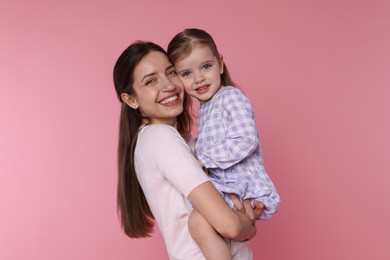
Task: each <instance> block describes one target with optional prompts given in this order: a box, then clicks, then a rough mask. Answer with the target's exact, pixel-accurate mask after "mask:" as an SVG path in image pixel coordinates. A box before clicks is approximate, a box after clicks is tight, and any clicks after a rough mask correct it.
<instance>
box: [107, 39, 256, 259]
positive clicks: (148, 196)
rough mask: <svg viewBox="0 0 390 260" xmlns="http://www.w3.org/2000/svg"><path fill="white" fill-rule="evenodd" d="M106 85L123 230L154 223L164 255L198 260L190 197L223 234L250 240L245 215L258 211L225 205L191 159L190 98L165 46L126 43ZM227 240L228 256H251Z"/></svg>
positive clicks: (139, 233)
mask: <svg viewBox="0 0 390 260" xmlns="http://www.w3.org/2000/svg"><path fill="white" fill-rule="evenodd" d="M114 84H115V89H116V93H117V96H118V99H119V101H120V102H121V105H122V106H121V115H120V127H119V143H118V166H119V167H118V172H119V174H118V191H117V192H118V193H117V201H118V210H119V213H120V220H121V224H122V227H123V229H124V231H125V233H126V234H127V235H128V236H130V237H136V238H140V237H147V236H150V234H151V232H152V228H153V224H154V221H155V222H156V223H157V225H158V227H159V229H160V231H161V234H162V236H163V238H164V241H165V244H166V248H167V251H168V255H169V258H170V259H172V260H178V259H193V260H204V259H205V258H204V256H203V254H202V252H201V250H200V249H199V247H198V245H197V244H196V243H195V242H194V241H193V239H191V235H190V233H189V231H188V227H187V223H188V218H189V215H190V212H191V210H192V209H191V205H190V204H189V200H190V201H191V203H192V204H193V205H194V206H195V207H196V208H197V209H198V211H199V212H200V214H202V216H203V217H204V218H205V219H206V220H207V221H208V222H209V223H210V224H211V225H212V226H213V228H215V229H216V230H217V231H218V232H219V233H220V234H222V235H223V236H224V237H227V238H230V239H234V240H246V239H250V238H252V237H253V236H254V235H255V233H256V227H255V226H253V224H252V221H251V220H250V218H249V217H248V216H246V215H251V214H255V215H256V216H260V215H261V214H262V212H263V210H262V208H261V207H259V208H257V209H254V210H252V209H251V208H250V209H249V211H252V212H249V214H247V213H248V212H246V213H245V214H246V215H245V214H243V213H242V212H239V211H232V210H231V209H229V207H228V206H227V205H226V203H225V201H224V200H223V199H222V197H221V196H220V195H219V193H218V192H217V190H216V189H215V188H214V186H213V185H212V184H211V182H210V181H209V179H208V178H207V176H206V175H205V174H204V172H203V170H202V168H201V167H200V165H199V164H198V162H197V161H196V159H195V157H194V156H193V154H192V151H191V150H190V148H189V146H188V144H187V142H186V141H188V140H189V137H190V126H191V118H190V116H189V112H188V106H189V101H190V100H189V98H188V97H187V95H186V94H185V93H184V88H183V83H182V82H181V80H180V79H179V77H178V76H177V74H176V71H175V68H174V67H173V65H172V64H171V62H170V61H169V60H168V57H167V54H166V52H165V51H164V50H163V49H162V48H161V47H160V46H158V45H156V44H154V43H151V42H135V43H133V44H131V45H130V46H129V47H128V48H127V49H126V50H125V51H124V52H123V53H122V54H121V55H120V57H119V58H118V60H117V62H116V64H115V67H114ZM220 214H222V216H221V215H220ZM229 241H230V240H229ZM230 245H231V247H230V248H231V250H232V252H233V255H234V258H235V259H245V260H250V259H252V257H251V251H250V250H249V248H248V247H246V246H245V245H242V244H240V243H238V242H234V241H231V243H230Z"/></svg>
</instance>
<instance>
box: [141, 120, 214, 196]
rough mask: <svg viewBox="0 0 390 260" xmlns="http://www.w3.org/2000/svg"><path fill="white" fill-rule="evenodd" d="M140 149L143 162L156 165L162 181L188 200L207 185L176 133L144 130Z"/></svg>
mask: <svg viewBox="0 0 390 260" xmlns="http://www.w3.org/2000/svg"><path fill="white" fill-rule="evenodd" d="M144 135H145V136H144V138H143V140H144V141H143V142H142V145H140V149H141V153H143V160H146V162H149V163H155V164H156V165H155V166H156V169H157V171H158V173H156V174H160V175H161V177H162V178H165V179H166V180H167V181H168V182H170V183H171V184H172V186H174V187H175V188H176V189H177V190H178V191H179V192H180V193H182V194H183V195H184V196H186V197H188V195H189V194H190V192H191V191H192V190H193V189H195V188H196V187H197V186H199V185H200V184H202V183H204V182H206V181H209V179H208V177H207V176H206V174H205V173H204V172H203V170H202V168H201V166H200V165H199V163H198V162H197V160H196V158H195V156H194V154H193V153H192V151H191V149H190V147H189V146H188V144H187V143H186V142H185V141H184V139H183V138H182V137H181V135H180V134H179V133H178V132H177V130H176V129H175V128H173V127H171V126H168V125H150V126H148V127H147V129H145V132H144Z"/></svg>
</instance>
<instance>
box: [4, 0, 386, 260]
mask: <svg viewBox="0 0 390 260" xmlns="http://www.w3.org/2000/svg"><path fill="white" fill-rule="evenodd" d="M227 2H228V1H220V2H218V1H203V0H199V1H193V2H187V1H150V0H144V1H125V0H122V1H119V0H118V1H107V0H106V1H79V0H77V1H76V0H70V1H69V0H68V1H65V0H63V1H48V0H47V1H44V0H37V1H21V0H12V1H11V0H2V1H1V2H0V35H1V41H0V46H1V48H0V122H1V127H0V174H1V175H0V259H4V260H19V259H20V260H25V259H32V260H38V259H40V260H41V259H45V260H46V259H57V260H65V259H72V260H82V259H83V260H84V259H95V260H102V259H141V260H142V259H166V258H167V257H166V253H165V247H164V244H163V241H162V239H161V237H160V235H159V233H158V232H156V234H155V235H154V236H153V237H152V238H148V239H138V240H137V239H129V238H127V237H126V236H125V235H124V234H123V232H122V231H121V230H120V226H119V222H118V218H117V214H116V204H115V195H116V194H115V192H116V158H115V154H116V145H117V132H118V127H117V126H118V116H119V102H117V100H116V96H115V92H114V87H113V83H112V69H113V65H114V62H115V61H116V58H117V57H118V56H119V54H120V53H121V52H122V51H123V50H124V49H125V48H126V47H127V46H128V45H129V44H130V43H131V42H132V41H134V40H137V39H144V40H151V41H155V42H157V43H159V44H161V45H162V46H163V47H166V45H167V43H168V41H169V40H170V38H171V37H172V36H173V35H174V34H176V33H177V32H178V31H180V30H182V29H184V28H186V27H199V28H203V29H205V30H207V31H209V32H210V33H211V34H212V35H213V36H214V38H215V40H216V42H217V44H218V45H219V48H220V51H221V52H222V53H223V55H224V58H225V61H226V63H227V64H228V67H229V68H230V71H231V73H232V75H233V78H234V79H235V81H236V82H238V83H239V84H240V85H241V86H242V88H243V89H244V91H245V93H246V94H247V95H248V97H249V98H250V99H251V100H252V103H253V106H254V108H255V111H256V116H257V120H258V127H259V130H260V135H261V140H262V144H263V149H264V154H265V163H266V167H267V169H268V172H269V174H270V175H271V177H272V178H273V180H274V182H275V184H276V186H277V188H278V190H279V192H280V194H281V196H282V204H281V206H280V209H279V212H278V213H277V215H275V217H274V219H272V220H271V221H267V222H261V223H258V229H259V233H258V235H257V236H256V238H255V239H253V240H252V241H251V244H250V245H251V248H252V249H253V251H254V254H255V259H270V260H271V259H275V260H280V259H292V260H295V259H296V260H306V259H307V260H313V259H316V260H322V259H324V260H329V259H335V260H338V259H340V260H341V259H355V260H356V259H362V260H363V259H364V260H366V259H390V247H389V241H390V224H389V220H390V208H389V198H390V189H389V184H390V163H389V158H387V157H388V156H389V155H390V148H389V147H390V134H389V133H390V116H389V111H390V101H389V100H390V72H389V70H390V15H389V14H390V2H389V1H385V0H384V1H375V0H370V1H368V0H367V1H352V0H350V1H348V0H338V1H326V0H319V1H311V0H297V1H291V0H280V1H257V0H256V1H255V0H252V1H230V2H229V3H227Z"/></svg>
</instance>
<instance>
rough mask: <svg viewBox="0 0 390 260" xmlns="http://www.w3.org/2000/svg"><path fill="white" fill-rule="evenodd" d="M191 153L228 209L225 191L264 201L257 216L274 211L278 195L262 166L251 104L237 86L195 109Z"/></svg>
mask: <svg viewBox="0 0 390 260" xmlns="http://www.w3.org/2000/svg"><path fill="white" fill-rule="evenodd" d="M197 129H198V138H197V140H196V144H195V155H196V156H197V157H198V158H199V159H200V160H201V161H202V162H203V164H204V165H205V167H206V168H207V169H208V172H209V177H210V179H211V181H212V183H213V184H214V186H215V187H216V188H217V190H219V191H220V192H221V194H222V195H223V196H224V198H225V200H226V202H227V203H228V204H229V206H230V207H231V208H234V204H233V202H232V201H231V199H230V198H229V195H228V193H235V194H237V195H238V196H239V197H240V198H241V199H251V200H252V201H253V200H254V199H255V200H259V201H261V202H263V203H264V205H265V210H264V214H263V215H262V216H260V219H269V218H271V216H272V215H273V214H274V213H275V212H276V209H277V207H278V205H279V203H280V197H279V195H278V193H277V191H276V189H275V186H274V185H273V183H272V181H271V179H270V178H269V176H268V174H267V172H266V170H265V168H264V165H263V157H262V152H261V147H260V142H259V136H258V133H257V128H256V122H255V117H254V113H253V109H252V106H251V104H250V102H249V100H248V99H247V98H246V97H245V96H244V94H243V93H242V92H241V91H240V90H239V89H237V88H235V87H232V86H226V87H224V88H222V89H221V90H220V91H219V92H217V93H216V94H215V95H214V96H213V98H212V99H211V100H209V101H208V102H206V103H204V104H202V105H201V106H200V109H199V114H198V121H197Z"/></svg>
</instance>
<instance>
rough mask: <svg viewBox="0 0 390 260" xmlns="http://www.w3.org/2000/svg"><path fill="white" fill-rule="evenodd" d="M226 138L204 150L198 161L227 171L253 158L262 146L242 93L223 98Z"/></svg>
mask: <svg viewBox="0 0 390 260" xmlns="http://www.w3.org/2000/svg"><path fill="white" fill-rule="evenodd" d="M222 106H223V109H224V112H223V114H222V117H223V119H222V120H223V121H224V122H226V123H225V125H224V128H225V129H224V135H223V136H221V138H220V139H219V140H218V141H217V142H215V143H214V144H213V145H207V146H205V147H203V148H202V150H201V151H199V153H197V157H198V158H199V159H200V160H201V161H202V162H203V164H204V165H205V166H206V168H221V169H227V168H229V167H231V166H232V165H235V164H237V163H238V162H240V161H241V160H243V159H245V158H246V157H248V155H250V154H251V153H252V152H253V151H254V150H255V149H256V147H257V146H258V145H259V138H258V134H257V128H256V122H255V118H254V114H253V109H252V106H251V104H250V102H249V100H248V99H247V98H246V97H245V96H244V95H243V94H241V92H239V90H235V91H230V93H229V95H226V96H224V97H223V104H222Z"/></svg>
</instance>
